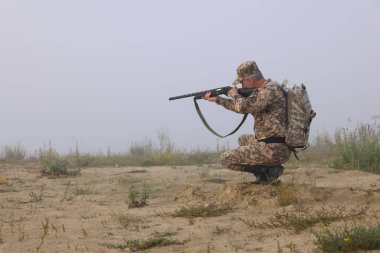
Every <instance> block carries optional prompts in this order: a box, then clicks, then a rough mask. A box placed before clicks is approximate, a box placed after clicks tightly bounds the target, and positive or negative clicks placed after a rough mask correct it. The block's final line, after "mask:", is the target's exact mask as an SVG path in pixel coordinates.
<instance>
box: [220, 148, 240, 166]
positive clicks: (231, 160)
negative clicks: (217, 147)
mask: <svg viewBox="0 0 380 253" xmlns="http://www.w3.org/2000/svg"><path fill="white" fill-rule="evenodd" d="M219 160H220V163H221V164H222V166H223V167H225V168H227V169H230V170H242V167H243V165H242V161H241V159H239V157H238V156H237V155H236V154H234V153H233V151H227V152H224V153H223V154H221V155H220V157H219Z"/></svg>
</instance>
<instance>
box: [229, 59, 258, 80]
mask: <svg viewBox="0 0 380 253" xmlns="http://www.w3.org/2000/svg"><path fill="white" fill-rule="evenodd" d="M258 73H260V75H261V72H260V70H259V67H257V64H256V62H254V61H247V62H244V63H242V64H240V65H239V67H238V68H237V78H236V80H235V81H234V82H233V85H236V84H238V83H241V82H243V80H244V78H246V77H248V76H251V75H255V74H258Z"/></svg>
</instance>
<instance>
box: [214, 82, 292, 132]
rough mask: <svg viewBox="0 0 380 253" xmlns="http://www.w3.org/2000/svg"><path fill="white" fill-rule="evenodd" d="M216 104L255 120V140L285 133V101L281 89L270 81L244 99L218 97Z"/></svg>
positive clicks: (235, 96) (240, 97)
mask: <svg viewBox="0 0 380 253" xmlns="http://www.w3.org/2000/svg"><path fill="white" fill-rule="evenodd" d="M216 103H217V104H219V105H222V106H223V107H225V108H226V109H228V110H231V111H234V112H237V113H242V114H246V113H251V114H252V116H253V117H254V119H255V122H254V126H253V129H254V132H255V136H256V139H262V138H267V137H270V136H280V137H284V136H285V132H286V117H287V116H286V100H285V93H284V91H283V89H282V87H281V86H280V85H279V84H278V83H277V82H274V81H271V80H270V79H268V80H267V82H266V83H265V84H264V86H263V87H262V88H258V89H255V91H254V92H253V93H252V94H251V96H249V97H247V98H245V97H243V96H241V95H239V94H236V95H234V96H233V97H232V98H231V99H230V98H223V97H220V96H218V97H217V99H216Z"/></svg>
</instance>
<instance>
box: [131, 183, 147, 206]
mask: <svg viewBox="0 0 380 253" xmlns="http://www.w3.org/2000/svg"><path fill="white" fill-rule="evenodd" d="M140 196H141V197H140ZM148 196H149V193H148V189H147V188H146V186H145V185H144V188H143V190H142V192H139V191H138V190H136V189H135V188H134V187H133V186H131V187H130V188H129V194H128V203H129V205H128V207H129V208H136V207H143V206H146V205H148Z"/></svg>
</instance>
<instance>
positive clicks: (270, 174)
mask: <svg viewBox="0 0 380 253" xmlns="http://www.w3.org/2000/svg"><path fill="white" fill-rule="evenodd" d="M283 172H284V167H283V166H282V165H276V166H268V167H267V169H266V174H267V179H268V181H269V182H270V183H271V182H274V181H277V179H278V178H279V177H280V176H281V175H282V173H283Z"/></svg>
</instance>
